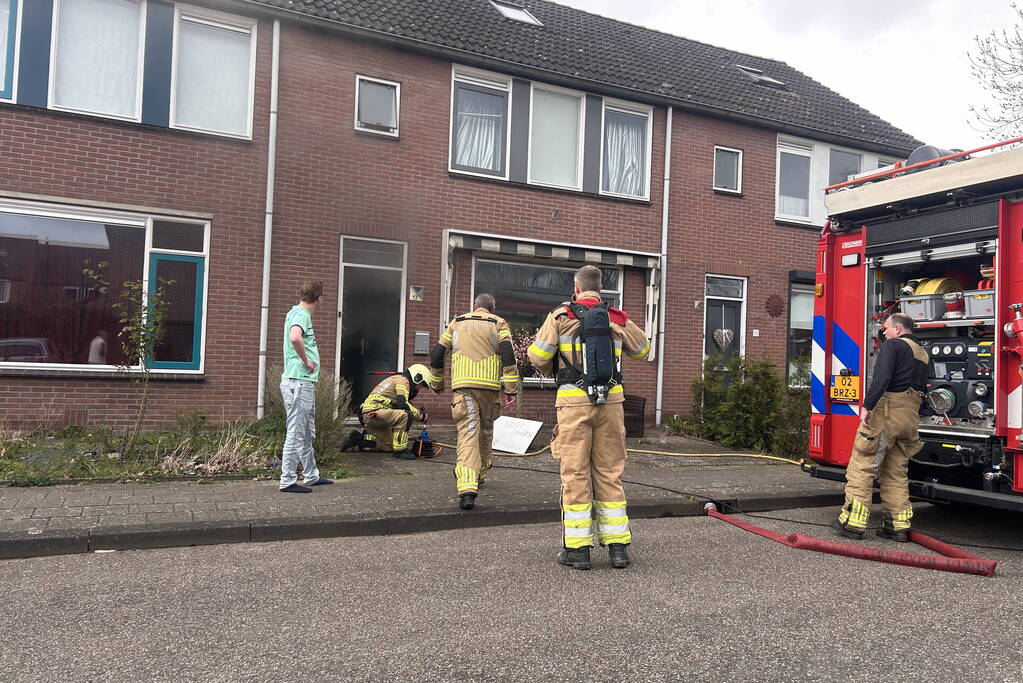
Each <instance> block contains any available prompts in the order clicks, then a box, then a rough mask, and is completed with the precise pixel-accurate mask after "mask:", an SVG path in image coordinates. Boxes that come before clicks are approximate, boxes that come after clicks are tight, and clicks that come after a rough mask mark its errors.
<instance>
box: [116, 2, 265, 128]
mask: <svg viewBox="0 0 1023 683" xmlns="http://www.w3.org/2000/svg"><path fill="white" fill-rule="evenodd" d="M107 1H109V0H107ZM119 1H121V2H123V1H124V0H119ZM175 33H176V37H175V44H174V76H173V78H174V86H173V89H172V93H171V97H172V100H173V104H172V106H171V113H172V116H171V125H172V126H174V127H175V128H187V129H190V130H197V131H202V132H208V133H221V134H224V135H230V136H233V137H241V138H251V137H252V90H253V80H254V74H255V52H256V51H255V45H256V40H255V38H256V23H255V21H253V20H249V19H242V18H240V17H233V16H230V15H225V14H221V13H219V12H207V11H200V10H193V9H188V10H184V9H182V8H181V7H180V6H179V7H178V8H177V26H176V32H175Z"/></svg>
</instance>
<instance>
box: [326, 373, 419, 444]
mask: <svg viewBox="0 0 1023 683" xmlns="http://www.w3.org/2000/svg"><path fill="white" fill-rule="evenodd" d="M437 381H438V378H436V377H434V375H433V373H432V372H430V368H428V367H426V366H425V365H422V364H418V363H417V364H416V365H410V366H409V368H408V369H407V370H405V371H404V372H402V373H401V374H400V375H391V376H390V377H388V378H386V379H384V380H383V381H381V382H380V384H377V385H376V386H375V387H373V389H372V390H371V391H370V392H369V396H367V397H366V400H365V401H363V402H362V406H361V412H360V418H359V419H360V421H361V422H362V424H363V425H365V426H366V430H367V431H366V432H363V433H360V432H358V431H353V432H351V433H350V434H349V435H348V438H347V439H345V441H344V443H342V444H341V450H342V451H347V450H350V449H352V448H358V449H359V450H368V451H384V452H392V453H394V454H395V456H397V457H406V458H409V459H412V458H415V455H412V454H410V453H409V451H408V430H409V428H410V427H411V426H412V420H419V421H420V422H425V421H426V411H423V410H420V409H419V408H417V407H416V406H415V405H413V403H412V401H413V400H414V399H415V398H416V395H417V394H418V393H419V388H420V387H422V388H431V384H435V383H436V382H437Z"/></svg>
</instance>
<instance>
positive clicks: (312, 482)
mask: <svg viewBox="0 0 1023 683" xmlns="http://www.w3.org/2000/svg"><path fill="white" fill-rule="evenodd" d="M321 301H323V283H322V282H307V283H306V284H305V286H303V287H302V299H301V300H300V301H299V302H298V304H296V305H295V306H293V307H292V309H291V310H290V311H288V315H287V317H286V318H285V319H284V372H283V373H282V374H281V396H282V397H283V398H284V413H285V416H286V418H287V427H288V433H287V436H286V437H285V439H284V453H283V454H282V456H281V487H280V488H281V493H311V492H312V489H311V488H309V487H310V486H317V485H320V484H333V483H334V482H333V481H331V480H330V479H327V478H326V477H321V476H320V471H319V469H317V467H316V455H315V453H313V438H314V437H315V436H316V381H317V380H318V379H319V376H320V352H319V350H318V349H317V348H316V335H315V334H314V333H313V320H312V312H313V311H315V310H316V307H317V306H319V305H320V302H321ZM299 460H301V461H302V483H304V484H305V486H301V485H299V483H298V475H297V474H296V472H295V470H296V469H297V467H296V465H297V463H298V461H299Z"/></svg>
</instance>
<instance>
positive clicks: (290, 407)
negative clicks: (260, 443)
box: [281, 379, 320, 489]
mask: <svg viewBox="0 0 1023 683" xmlns="http://www.w3.org/2000/svg"><path fill="white" fill-rule="evenodd" d="M281 396H282V397H283V398H284V414H285V416H286V417H287V426H288V435H287V436H286V437H285V438H284V453H283V455H282V456H281V488H282V489H283V488H286V487H288V486H291V485H292V484H294V483H296V482H297V481H298V475H297V474H296V473H295V469H296V465H297V463H298V461H299V460H301V461H302V479H303V481H304V483H306V484H311V483H313V482H314V481H316V480H317V479H319V478H320V470H318V469H317V468H316V455H315V454H314V453H313V438H315V436H316V384H315V383H314V382H309V381H306V380H302V379H282V380H281Z"/></svg>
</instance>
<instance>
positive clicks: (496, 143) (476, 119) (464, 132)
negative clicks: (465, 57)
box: [455, 88, 504, 172]
mask: <svg viewBox="0 0 1023 683" xmlns="http://www.w3.org/2000/svg"><path fill="white" fill-rule="evenodd" d="M503 120H504V97H502V96H500V95H489V94H487V93H481V92H478V91H476V90H471V89H469V88H459V89H458V117H457V120H456V127H457V129H456V132H455V141H456V142H455V144H456V154H455V163H456V164H457V165H458V166H465V167H469V168H484V169H487V170H490V171H494V172H499V171H500V170H501V148H502V145H501V136H502V128H503V125H502V122H503Z"/></svg>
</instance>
